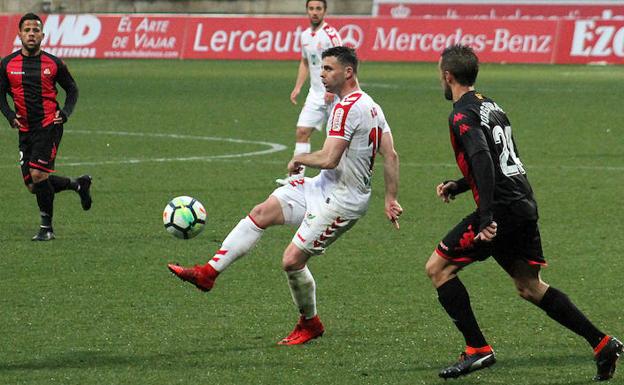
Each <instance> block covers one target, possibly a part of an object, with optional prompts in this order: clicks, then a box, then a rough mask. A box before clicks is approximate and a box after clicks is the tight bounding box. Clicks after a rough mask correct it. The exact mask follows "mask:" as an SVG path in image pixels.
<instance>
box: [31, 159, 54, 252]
mask: <svg viewBox="0 0 624 385" xmlns="http://www.w3.org/2000/svg"><path fill="white" fill-rule="evenodd" d="M48 175H49V174H48V173H47V172H45V171H42V170H39V169H36V168H31V169H30V176H31V178H32V181H33V187H32V191H33V193H34V194H35V196H36V197H37V206H39V214H40V216H41V225H40V226H39V231H38V232H37V234H35V236H34V237H33V238H32V240H33V241H50V240H52V239H54V238H55V237H54V230H53V229H52V217H53V216H54V189H53V188H52V185H51V184H50V180H49V178H48Z"/></svg>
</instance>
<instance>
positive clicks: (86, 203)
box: [46, 124, 92, 210]
mask: <svg viewBox="0 0 624 385" xmlns="http://www.w3.org/2000/svg"><path fill="white" fill-rule="evenodd" d="M46 130H49V133H50V138H49V140H50V141H52V143H53V147H52V150H51V152H52V154H51V156H50V159H51V160H52V161H55V160H56V154H57V152H58V150H59V148H60V146H61V139H62V138H63V125H62V124H56V125H53V126H50V127H49V128H47V129H46ZM48 179H49V180H50V184H51V185H52V188H53V190H54V193H55V194H56V193H58V192H61V191H66V190H71V191H75V192H77V193H78V195H79V196H80V204H81V206H82V209H83V210H89V209H90V208H91V204H92V199H91V192H90V190H91V176H89V175H82V176H79V177H78V178H76V179H71V178H68V177H66V176H62V175H58V174H50V175H49V177H48Z"/></svg>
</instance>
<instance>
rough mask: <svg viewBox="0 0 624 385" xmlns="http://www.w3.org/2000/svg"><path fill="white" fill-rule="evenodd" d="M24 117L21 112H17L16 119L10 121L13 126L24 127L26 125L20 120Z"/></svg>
mask: <svg viewBox="0 0 624 385" xmlns="http://www.w3.org/2000/svg"><path fill="white" fill-rule="evenodd" d="M21 118H22V116H21V115H20V114H15V119H13V120H12V121H10V122H9V124H10V125H11V127H12V128H17V129H19V128H22V127H24V125H23V124H22V123H21V122H20V121H19V120H20V119H21Z"/></svg>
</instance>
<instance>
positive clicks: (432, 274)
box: [425, 214, 496, 378]
mask: <svg viewBox="0 0 624 385" xmlns="http://www.w3.org/2000/svg"><path fill="white" fill-rule="evenodd" d="M475 229H478V217H477V216H476V214H471V215H469V216H468V217H466V218H464V219H463V220H462V221H461V222H460V223H459V224H458V225H457V226H455V228H453V230H451V231H450V232H449V233H448V234H447V235H446V236H445V237H444V239H443V240H442V242H440V244H439V245H438V247H437V249H436V250H435V251H434V252H433V253H432V254H431V256H430V257H429V260H428V261H427V264H426V266H425V270H426V273H427V276H429V278H430V279H431V282H432V284H433V286H434V287H435V288H436V290H437V292H438V300H439V301H440V304H441V305H442V307H443V308H444V310H445V311H446V313H447V314H448V315H449V317H450V318H451V320H452V321H453V323H454V324H455V326H456V327H457V329H458V330H459V331H460V332H461V333H462V335H463V336H464V340H465V342H466V348H465V350H464V352H462V354H461V356H460V359H459V360H458V361H457V362H455V363H454V364H452V365H450V366H448V367H446V368H444V369H442V370H441V371H440V373H439V375H440V377H442V378H455V377H459V376H462V375H465V374H468V373H470V372H473V371H475V370H479V369H483V368H485V367H488V366H491V365H493V364H494V363H495V362H496V359H495V356H494V351H493V350H492V348H491V347H490V346H489V345H488V343H487V341H486V340H485V337H484V336H483V333H482V332H481V329H480V328H479V324H478V323H477V320H476V317H475V315H474V312H473V310H472V306H471V304H470V296H469V294H468V291H467V290H466V287H465V286H464V284H463V283H462V282H461V280H460V279H459V277H458V276H457V273H458V272H459V270H461V269H462V268H463V267H465V266H467V265H468V264H470V263H472V262H473V261H475V260H481V259H484V258H485V257H486V256H487V255H488V253H489V250H488V247H487V246H486V245H483V244H475V242H474V236H475V235H476V231H475Z"/></svg>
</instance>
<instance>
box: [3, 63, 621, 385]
mask: <svg viewBox="0 0 624 385" xmlns="http://www.w3.org/2000/svg"><path fill="white" fill-rule="evenodd" d="M69 65H70V69H71V70H72V72H73V74H74V77H75V78H76V80H77V82H78V84H79V87H80V91H81V97H80V100H79V103H78V106H77V109H76V112H75V114H74V116H72V118H71V120H70V122H69V123H68V124H67V125H66V126H65V130H66V131H65V136H64V138H63V143H62V146H61V150H60V155H59V161H58V164H57V169H58V171H59V173H60V174H63V175H70V176H78V175H80V174H83V173H89V174H91V175H93V178H94V185H93V198H94V205H93V208H92V210H91V211H89V212H83V211H82V210H81V209H80V205H79V199H78V196H77V195H75V194H74V193H71V192H65V193H62V194H59V195H57V197H56V204H55V210H56V212H55V226H54V228H55V231H56V233H57V237H58V238H57V240H55V241H53V242H48V243H34V242H31V241H30V237H31V236H32V235H33V234H34V233H35V231H36V229H37V226H38V210H37V208H36V204H35V199H34V196H32V195H30V194H28V193H27V192H26V190H25V189H24V187H23V186H22V181H21V176H20V172H19V168H18V165H17V162H16V161H17V159H18V152H17V135H16V132H15V131H13V130H12V129H10V128H8V125H5V126H4V127H3V128H2V129H0V169H1V171H2V172H0V186H2V196H3V198H4V199H2V201H0V211H1V212H2V213H3V215H2V220H1V223H2V231H0V244H1V250H2V251H1V256H2V258H1V259H0V264H1V269H0V271H1V275H2V278H1V279H0V292H1V293H2V296H1V297H0V301H1V305H2V312H0V325H1V330H2V332H1V336H2V337H1V339H0V384H11V385H16V384H80V385H88V384H98V385H101V384H106V385H113V384H132V385H141V384H146V385H147V384H150V385H152V384H194V383H209V384H342V385H347V384H436V383H442V382H443V381H441V380H440V379H438V378H437V371H438V369H439V368H440V367H442V366H443V365H446V364H448V363H450V362H452V361H453V360H454V359H455V358H456V357H457V354H458V353H459V352H460V351H461V349H462V348H463V343H462V342H463V340H462V338H461V336H460V334H459V333H458V332H457V331H456V330H455V329H454V327H453V325H452V323H451V321H450V320H449V319H448V318H447V316H446V314H445V313H444V312H443V310H442V308H441V307H440V306H439V304H438V302H437V299H436V293H435V290H434V289H432V288H431V286H430V283H429V282H428V279H427V278H426V276H425V274H424V263H425V261H426V259H427V258H428V257H429V255H430V254H431V252H432V250H433V249H434V247H435V245H436V244H437V242H438V241H439V240H440V238H441V237H442V236H443V235H444V234H445V233H446V231H447V230H448V229H450V228H451V226H453V225H454V224H455V223H457V221H459V219H460V218H461V217H462V216H463V215H464V214H467V213H468V212H470V211H471V210H472V208H473V205H474V203H473V202H472V200H471V197H470V196H468V195H466V196H463V197H461V199H458V200H456V201H455V202H453V204H451V205H448V206H447V205H443V204H442V203H440V202H439V201H438V200H437V198H436V197H435V194H434V186H435V185H436V184H437V183H439V181H441V180H444V179H447V178H453V177H457V176H458V175H459V171H458V170H457V167H456V166H455V164H454V159H453V154H452V150H451V147H450V143H449V139H448V127H447V116H448V113H449V112H450V108H451V105H450V104H449V103H448V102H446V101H444V100H443V98H442V94H441V91H440V87H439V84H438V78H437V76H438V75H437V70H436V66H435V64H378V63H363V65H362V67H361V70H360V80H361V82H362V86H363V89H365V90H366V91H367V92H368V93H369V94H371V95H372V96H373V97H374V98H375V99H376V100H377V101H378V102H379V103H380V104H381V105H382V107H383V108H384V111H385V113H386V116H387V118H388V121H389V123H390V125H391V127H392V129H393V134H394V137H395V141H396V146H397V149H398V151H399V153H400V156H401V192H400V202H401V203H402V205H403V207H404V209H405V214H404V216H403V217H402V218H401V230H400V231H399V232H397V231H394V230H393V228H392V226H391V225H390V224H389V223H387V221H386V220H385V218H384V215H383V187H382V186H383V178H382V176H381V175H379V174H380V173H381V171H380V167H379V165H378V167H377V174H378V175H377V177H376V179H375V181H374V182H375V189H374V195H373V198H372V204H371V208H370V210H369V213H368V215H367V216H366V217H364V218H363V219H362V220H361V221H360V222H359V223H358V224H357V226H356V227H355V228H354V229H353V230H352V231H350V232H349V233H348V234H347V235H346V236H345V237H344V238H342V239H341V240H340V241H339V242H337V243H336V244H334V245H332V247H331V248H329V250H328V252H327V253H326V255H324V256H320V257H315V258H314V259H313V260H312V262H311V264H310V267H311V270H312V272H313V273H314V275H315V277H316V280H317V287H318V289H317V290H318V307H319V314H320V315H321V317H322V319H323V321H324V323H325V326H326V329H327V331H326V334H325V336H324V337H323V338H321V339H319V340H316V341H314V342H313V343H311V344H309V345H306V346H302V347H291V348H288V347H286V348H284V347H278V346H276V345H275V343H276V342H277V341H278V340H279V339H280V338H281V337H283V336H284V335H285V334H287V333H288V332H289V331H290V329H291V328H292V326H293V325H294V323H295V321H296V319H297V313H296V310H295V309H294V306H293V305H292V302H291V299H290V294H289V291H288V287H287V284H286V280H285V277H284V274H283V273H282V272H281V269H280V260H281V254H282V250H283V249H284V247H285V246H286V245H287V243H288V242H289V240H290V238H291V236H292V232H293V231H292V230H291V229H289V228H286V227H285V228H273V229H270V230H268V231H267V232H266V233H265V236H264V238H263V239H262V240H261V241H260V243H259V245H258V247H257V248H256V249H255V250H254V251H253V252H252V253H251V254H250V255H248V256H247V257H245V258H243V259H241V260H239V262H237V263H236V264H235V265H233V266H232V267H231V268H230V269H229V270H228V271H227V272H225V273H224V274H222V276H221V277H220V278H219V280H218V281H217V285H216V286H215V289H214V290H213V291H212V292H210V293H208V294H205V293H201V292H199V291H198V290H195V289H194V288H193V287H192V286H190V285H188V284H183V283H181V282H180V281H179V280H177V279H176V278H175V277H173V276H172V275H171V274H170V273H169V272H168V271H167V269H166V263H167V262H179V263H181V264H193V263H205V262H206V261H207V260H208V259H209V258H210V256H211V255H212V253H213V252H214V251H215V250H216V249H217V248H218V247H219V245H220V242H221V241H222V239H223V238H224V237H225V235H226V234H227V233H228V231H229V230H230V229H231V228H232V227H233V226H234V225H235V224H236V223H237V222H238V221H239V219H240V218H241V217H243V216H244V215H245V214H246V213H247V212H248V211H249V210H250V209H251V208H252V207H253V205H254V204H256V203H258V202H260V201H262V200H264V199H265V197H266V196H267V195H268V194H269V193H270V192H271V191H272V190H273V188H274V184H273V180H274V179H275V178H276V177H281V176H282V175H284V173H285V171H286V163H287V162H288V160H289V159H290V155H291V151H292V146H293V141H294V125H295V122H296V120H297V116H298V113H299V108H300V106H292V105H290V103H289V100H288V96H289V94H290V91H291V89H292V85H293V83H294V79H295V76H296V64H295V63H294V62H209V61H113V60H110V61H98V60H90V61H87V60H85V61H79V60H72V61H69ZM478 89H479V90H480V91H481V92H483V93H484V94H486V95H489V96H491V97H493V98H494V99H495V100H496V101H497V102H498V103H499V104H500V105H501V106H502V107H503V108H504V109H505V110H506V111H507V113H508V115H509V117H510V119H511V122H512V126H513V129H514V136H515V141H516V143H517V145H518V146H519V149H520V154H519V155H520V157H521V159H522V161H523V162H524V164H525V166H526V169H527V172H528V175H529V179H530V181H531V183H532V185H533V188H534V190H535V192H536V196H537V200H538V203H539V205H540V214H541V220H540V224H541V232H542V237H543V242H544V245H543V246H544V252H545V254H546V257H547V260H548V261H549V263H550V267H548V268H547V269H546V270H545V271H544V272H543V277H544V278H545V279H546V280H547V281H548V282H549V283H551V284H552V285H553V286H556V287H558V288H560V289H561V290H563V291H565V292H567V293H568V294H569V295H570V297H571V298H572V299H573V300H574V301H575V302H576V303H577V305H578V306H579V307H580V308H581V309H582V310H583V311H585V312H586V314H587V315H588V316H589V317H590V318H591V319H592V320H594V321H595V323H596V324H597V325H599V327H600V328H602V329H603V330H604V331H605V332H608V333H613V334H615V335H619V336H624V328H623V327H622V316H623V312H622V307H623V305H624V300H623V299H622V295H621V288H622V283H621V275H622V274H621V272H622V271H623V270H624V261H623V259H622V256H621V252H622V250H623V249H624V239H623V236H622V234H623V233H624V226H623V221H622V219H621V217H622V214H623V213H624V204H623V203H622V202H623V201H622V192H623V191H624V177H623V172H624V166H623V164H624V155H622V153H623V150H624V139H623V138H624V128H623V127H622V124H621V121H622V118H621V111H622V106H621V97H622V89H624V73H623V72H622V69H621V68H620V67H590V66H541V65H535V66H524V65H483V66H482V70H481V76H480V79H479V83H478ZM299 100H300V103H303V100H304V95H301V97H300V99H299ZM233 139H236V140H233ZM322 141H323V135H321V134H316V135H315V136H314V143H313V147H314V148H317V149H318V148H319V146H320V145H321V144H322ZM260 142H268V143H270V144H267V143H260ZM279 145H283V146H285V147H286V149H284V150H281V151H277V150H278V149H279ZM271 151H273V152H271ZM256 152H265V153H261V154H256V155H253V154H252V155H249V153H256ZM245 154H247V155H245ZM182 194H185V195H191V196H194V197H196V198H198V199H199V200H201V201H202V202H203V204H204V205H205V206H206V209H207V211H208V224H207V227H206V229H205V231H204V232H203V233H202V234H200V235H199V236H198V237H197V238H195V239H193V240H190V241H181V240H178V239H174V238H173V237H171V236H169V235H168V234H166V232H165V230H164V228H163V227H162V221H161V211H162V209H163V208H164V206H165V204H166V203H167V201H168V200H169V199H171V198H172V197H174V196H177V195H182ZM461 277H462V280H463V281H464V283H465V284H466V286H467V287H468V289H469V291H470V293H471V296H472V303H473V307H474V309H475V312H476V314H477V317H478V319H479V322H480V324H481V326H482V327H483V329H484V332H485V334H486V337H487V338H488V339H489V342H490V343H491V344H493V346H494V348H495V349H496V352H497V354H498V363H497V364H496V365H495V366H494V367H493V368H492V369H488V370H485V371H482V372H477V373H474V374H473V375H471V376H469V377H466V378H465V379H462V380H460V381H457V383H462V384H531V385H534V384H553V385H554V384H561V385H563V384H566V385H569V384H585V383H589V382H590V378H591V376H592V375H593V374H594V371H595V368H594V364H593V361H592V358H591V350H590V349H589V348H588V347H587V346H586V344H585V342H584V341H583V340H582V339H581V338H580V337H577V336H575V335H573V334H572V333H570V332H568V331H566V330H564V329H562V328H561V327H559V326H558V325H557V324H555V323H554V322H553V321H551V320H550V319H549V318H548V317H546V316H545V315H544V314H543V313H542V311H541V310H539V309H536V308H534V307H533V306H532V305H530V304H528V303H525V302H523V301H522V300H521V299H519V298H518V297H517V296H516V294H515V292H514V289H513V287H512V283H511V281H510V279H508V278H507V277H506V276H505V274H504V273H503V272H502V270H501V269H500V268H499V267H498V266H497V265H496V263H495V262H494V261H493V260H492V261H487V262H484V263H479V264H475V265H474V266H471V267H470V268H468V269H467V270H466V271H465V272H463V273H462V274H461ZM623 378H624V373H617V374H616V379H615V380H614V381H613V383H622V381H623V380H622V379H623Z"/></svg>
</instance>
